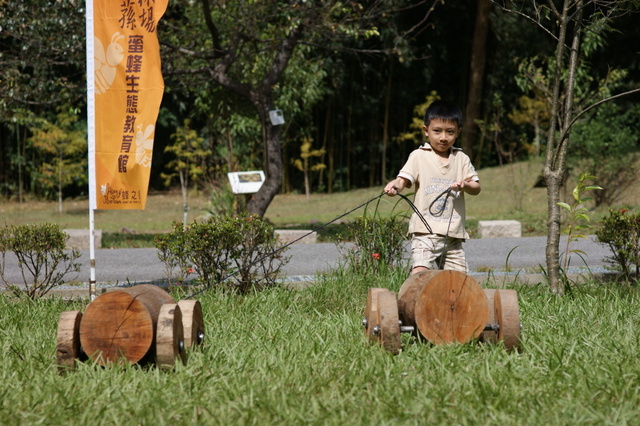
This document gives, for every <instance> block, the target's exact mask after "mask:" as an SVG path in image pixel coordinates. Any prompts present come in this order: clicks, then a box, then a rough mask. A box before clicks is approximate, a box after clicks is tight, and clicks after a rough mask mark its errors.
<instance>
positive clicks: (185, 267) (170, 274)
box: [153, 221, 193, 284]
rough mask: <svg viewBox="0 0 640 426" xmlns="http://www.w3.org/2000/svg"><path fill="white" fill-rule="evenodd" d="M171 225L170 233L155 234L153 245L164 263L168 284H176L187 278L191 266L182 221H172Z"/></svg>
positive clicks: (191, 270)
mask: <svg viewBox="0 0 640 426" xmlns="http://www.w3.org/2000/svg"><path fill="white" fill-rule="evenodd" d="M172 227H173V232H172V233H170V234H158V235H156V236H155V238H154V239H153V245H154V246H155V247H156V248H157V249H158V258H159V259H160V261H161V262H162V263H163V265H164V270H165V274H166V275H167V280H168V281H169V284H177V283H182V282H184V281H186V280H187V278H188V276H189V274H190V273H192V272H193V267H192V265H191V263H190V261H189V255H188V251H187V244H186V239H187V237H186V231H185V229H184V226H183V224H182V222H178V221H174V222H173V224H172Z"/></svg>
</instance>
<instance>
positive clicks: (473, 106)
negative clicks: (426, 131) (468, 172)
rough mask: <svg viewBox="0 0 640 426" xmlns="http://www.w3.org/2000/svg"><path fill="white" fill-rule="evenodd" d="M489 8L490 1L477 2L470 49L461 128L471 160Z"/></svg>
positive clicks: (480, 91) (479, 100) (478, 112)
mask: <svg viewBox="0 0 640 426" xmlns="http://www.w3.org/2000/svg"><path fill="white" fill-rule="evenodd" d="M491 6H492V3H491V0H478V9H477V13H476V26H475V30H474V34H473V45H472V47H471V63H470V77H469V94H468V97H467V107H466V109H465V114H464V124H463V126H462V133H463V134H462V144H463V145H462V149H463V151H464V152H465V153H466V154H467V155H468V156H469V157H471V158H473V155H472V154H473V151H474V150H473V146H474V143H475V140H476V133H477V126H476V124H475V121H476V120H477V119H478V118H479V116H480V102H481V101H482V83H483V80H484V69H485V63H486V56H487V34H488V32H489V13H490V12H491Z"/></svg>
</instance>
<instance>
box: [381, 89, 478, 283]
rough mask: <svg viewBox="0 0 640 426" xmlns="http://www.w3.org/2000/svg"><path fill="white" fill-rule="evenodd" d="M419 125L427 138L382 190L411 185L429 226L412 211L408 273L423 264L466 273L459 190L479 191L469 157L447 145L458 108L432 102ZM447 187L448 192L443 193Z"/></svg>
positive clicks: (457, 125)
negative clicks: (410, 264) (410, 259)
mask: <svg viewBox="0 0 640 426" xmlns="http://www.w3.org/2000/svg"><path fill="white" fill-rule="evenodd" d="M422 130H423V131H424V134H425V136H426V137H427V139H428V141H427V143H425V144H424V145H423V146H421V147H420V148H418V149H416V150H415V151H413V152H412V153H411V154H410V155H409V159H408V160H407V162H406V163H405V165H404V166H403V167H402V169H401V170H400V173H398V177H397V178H396V179H394V180H392V181H391V182H389V183H388V184H387V185H386V186H385V188H384V192H386V193H387V194H388V195H390V196H395V195H396V194H398V193H400V192H401V191H402V190H403V189H404V188H410V187H411V186H412V185H413V184H415V185H416V188H415V201H414V202H415V205H416V207H417V208H418V210H419V211H420V212H421V213H422V216H423V217H424V219H426V222H427V223H428V224H429V228H431V231H432V232H431V231H430V230H429V228H428V227H427V226H425V225H424V223H423V221H422V219H421V218H419V217H418V215H417V213H414V214H413V215H412V216H411V220H410V221H409V233H410V234H411V236H412V237H411V258H412V269H411V273H412V274H415V273H418V272H422V271H426V270H428V269H453V270H458V271H462V272H465V273H466V272H467V261H466V258H465V253H464V250H463V248H462V242H463V241H464V240H465V239H466V238H469V234H467V232H466V230H465V227H464V224H465V206H464V194H465V193H467V194H469V195H477V194H479V193H480V179H479V178H478V174H477V173H476V171H475V169H474V167H473V165H472V164H471V160H470V159H469V157H468V156H467V155H466V154H464V153H463V152H462V150H461V149H460V148H454V147H453V144H454V143H455V141H456V138H457V137H458V135H459V134H460V132H461V131H462V112H461V111H460V109H459V108H458V107H457V106H456V105H455V104H453V103H451V102H447V101H435V102H433V103H432V104H431V105H430V106H429V108H427V112H426V113H425V116H424V126H423V127H422ZM449 188H451V189H452V190H453V191H452V192H451V194H446V193H445V191H447V189H449ZM450 198H451V200H450ZM438 260H439V261H438Z"/></svg>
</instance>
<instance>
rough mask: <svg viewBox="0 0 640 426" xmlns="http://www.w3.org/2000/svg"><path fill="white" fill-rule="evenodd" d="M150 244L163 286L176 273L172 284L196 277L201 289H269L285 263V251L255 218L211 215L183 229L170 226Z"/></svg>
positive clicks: (175, 224) (276, 239) (263, 224)
mask: <svg viewBox="0 0 640 426" xmlns="http://www.w3.org/2000/svg"><path fill="white" fill-rule="evenodd" d="M154 244H155V246H156V248H158V250H159V251H158V256H159V258H160V261H162V262H163V263H164V264H165V267H166V270H167V276H168V278H169V281H171V280H172V275H173V272H174V271H175V270H176V269H177V270H178V275H177V279H178V280H185V279H186V277H187V276H188V275H189V274H190V273H197V274H198V275H199V280H200V281H201V282H202V283H203V284H205V285H207V286H213V285H217V284H222V283H226V284H227V285H229V286H230V287H231V288H234V289H237V290H238V291H239V292H240V293H247V292H248V291H249V290H251V289H252V288H263V287H269V286H273V285H274V284H275V282H276V279H277V278H278V275H279V273H280V269H281V268H282V266H284V265H285V264H286V263H287V262H289V257H285V256H283V253H284V252H285V250H286V249H285V247H286V246H285V247H283V246H281V245H280V244H279V238H278V237H277V236H276V235H275V234H274V231H273V227H272V226H271V225H270V224H269V223H268V222H266V221H264V220H263V219H261V218H259V217H258V216H234V217H230V216H216V217H212V218H210V219H208V220H206V221H203V222H198V221H194V222H192V224H191V225H189V226H188V227H187V228H186V229H184V228H183V225H182V224H181V223H178V222H174V225H173V232H172V233H170V234H162V235H158V236H157V237H156V240H155V243H154Z"/></svg>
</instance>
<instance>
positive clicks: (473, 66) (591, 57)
mask: <svg viewBox="0 0 640 426" xmlns="http://www.w3.org/2000/svg"><path fill="white" fill-rule="evenodd" d="M514 3H517V4H518V5H519V7H520V10H521V11H523V12H527V13H528V14H530V15H533V16H535V13H536V12H537V11H539V10H541V9H537V8H536V3H537V2H533V1H531V2H514ZM558 3H560V2H558ZM586 3H587V4H588V5H590V7H589V8H588V9H587V10H586V13H587V14H591V15H590V16H592V17H593V16H600V15H602V16H605V17H606V16H607V12H608V11H610V10H613V9H614V8H616V7H617V8H620V7H622V8H623V9H624V8H627V7H628V11H629V13H622V14H619V17H616V19H615V20H613V19H612V20H606V19H602V20H600V21H598V20H596V19H591V20H590V21H589V25H591V26H590V27H586V28H585V29H586V31H585V35H584V36H583V37H584V42H583V44H582V46H581V53H580V57H581V66H580V67H579V69H578V79H577V83H576V89H575V90H576V98H577V99H578V101H585V102H586V100H588V101H591V102H596V101H597V100H598V99H600V98H604V97H606V96H611V95H614V94H615V93H621V92H625V91H630V90H634V89H637V88H638V87H640V55H639V52H638V49H639V48H640V45H639V41H640V27H639V26H638V25H637V22H638V15H637V13H633V12H635V11H636V10H637V3H634V2H623V1H608V2H586ZM598 3H600V5H598ZM247 5H249V6H251V7H245V6H247ZM596 6H597V7H596ZM618 10H619V9H618ZM598 22H601V25H602V28H597V27H596V25H597V24H598ZM298 23H302V24H301V25H297V24H298ZM84 25H85V24H84V2H82V1H74V0H57V1H53V0H34V1H31V2H9V1H3V0H0V88H1V90H0V141H1V143H0V196H1V197H2V198H4V199H5V200H9V201H20V202H21V201H23V200H25V199H32V198H39V199H41V198H45V199H56V198H69V197H84V196H86V194H87V160H86V87H85V85H86V83H85V74H84V73H85V37H84V34H85V31H84ZM158 37H159V40H160V43H161V45H162V58H163V74H164V77H165V96H164V99H163V103H162V107H161V111H160V115H159V119H158V129H157V132H156V138H155V142H154V143H155V147H154V154H153V166H152V177H151V183H150V186H151V189H154V190H163V189H166V188H169V187H172V186H176V185H177V184H178V183H179V182H180V181H179V177H180V174H181V173H182V175H183V177H184V176H185V175H187V176H189V178H190V181H189V185H190V186H191V185H197V186H199V187H200V188H203V189H205V190H210V191H212V192H213V193H220V192H221V191H229V190H228V189H227V187H228V186H227V178H226V173H227V172H230V171H241V170H255V169H262V170H266V171H267V173H268V174H269V173H271V174H273V172H274V170H275V171H278V169H274V168H273V164H276V165H277V163H278V162H280V164H281V173H280V174H279V176H277V180H278V182H277V183H278V184H279V186H280V188H279V189H278V188H276V190H279V191H280V192H281V193H292V192H305V191H307V192H309V191H311V192H327V193H331V192H338V191H348V190H352V189H356V188H365V187H374V186H382V185H383V184H384V183H385V182H386V181H387V180H388V179H390V178H392V177H393V176H394V175H395V173H396V172H397V171H398V169H399V168H400V166H401V165H402V164H403V162H404V160H405V159H406V158H407V156H408V154H409V152H410V151H411V150H413V149H415V148H416V147H417V146H418V145H419V144H420V143H421V142H422V136H421V134H420V132H419V126H420V125H421V115H422V112H423V111H424V108H425V107H426V105H427V104H428V102H430V101H431V100H433V99H435V98H437V97H440V98H445V99H450V100H453V101H455V102H457V103H458V104H459V105H460V106H461V107H462V108H463V111H464V112H465V119H466V124H465V128H464V133H463V136H462V139H461V142H460V144H461V146H462V147H463V148H464V149H465V152H467V153H468V154H469V155H470V156H471V157H472V160H473V162H474V164H475V165H476V167H477V168H480V169H481V168H483V167H490V166H496V165H502V164H505V163H511V162H516V161H520V160H527V159H529V158H531V157H532V156H543V153H544V144H545V140H546V134H545V132H546V129H547V128H548V121H549V114H550V111H549V105H548V103H546V102H545V100H546V99H547V98H548V96H547V94H546V93H544V91H543V90H542V89H541V87H543V86H544V85H543V84H542V83H541V81H542V82H543V81H544V80H545V78H547V77H548V76H547V74H546V73H547V72H549V73H550V70H551V68H550V67H551V65H549V64H550V63H551V61H550V59H549V58H551V57H552V56H553V54H554V43H555V42H556V40H554V38H553V37H552V35H551V34H547V33H545V32H544V31H541V29H540V28H539V27H538V26H536V25H535V24H534V23H533V22H531V20H530V19H527V18H526V17H525V15H524V13H514V12H513V11H507V10H505V9H504V8H503V7H501V4H500V2H491V1H489V0H474V1H451V0H441V1H433V0H431V1H424V0H423V1H413V2H405V1H393V0H387V1H373V0H372V1H364V2H346V3H344V4H343V3H341V2H336V1H319V2H311V1H304V0H299V1H297V0H291V1H252V2H234V1H223V0H201V1H184V0H171V1H170V2H169V9H168V10H167V13H166V14H165V16H164V17H163V19H162V20H161V21H160V24H159V26H158ZM287 43H289V44H287ZM234 49H235V50H234ZM286 55H288V56H286ZM285 56H286V61H285V60H283V59H282V58H283V57H285ZM549 78H550V77H549ZM536 83H538V84H536ZM594 90H595V91H596V92H598V91H600V92H602V93H599V92H598V93H595V95H594ZM603 91H605V92H606V93H604V92H603ZM598 96H600V98H598ZM587 98H589V99H587ZM256 99H258V100H256ZM639 100H640V95H639V94H638V93H635V94H632V95H630V96H625V97H620V98H617V99H614V100H612V101H610V102H607V103H605V104H602V105H601V106H600V107H598V108H594V109H591V110H590V111H589V112H588V113H586V114H584V115H582V116H581V117H579V119H578V120H577V121H576V123H575V125H574V127H573V130H572V133H571V137H572V140H571V150H570V153H569V158H568V167H569V168H570V169H571V168H573V169H575V170H579V171H580V172H589V173H592V174H594V175H596V176H597V177H598V180H597V181H596V182H595V183H596V184H599V185H601V186H603V187H605V188H617V189H619V190H624V189H625V188H627V187H628V186H629V185H630V182H631V181H632V179H634V178H635V176H636V175H637V171H636V170H635V169H634V168H633V167H635V166H633V164H634V163H633V159H634V158H635V157H634V156H635V155H637V152H638V150H639V148H640V122H639V121H638V120H637V117H638V115H639V113H640V106H639V102H638V101H639ZM576 102H577V101H576ZM258 105H260V106H264V107H265V108H267V109H280V110H282V113H283V117H284V120H285V123H284V124H283V125H281V126H278V127H277V129H276V130H277V134H271V135H270V134H266V133H265V130H264V129H265V126H264V120H265V117H263V116H261V114H260V113H259V112H256V111H260V109H259V107H258ZM271 127H272V128H275V126H271ZM270 138H271V140H272V141H276V142H277V144H276V146H277V148H278V150H279V152H278V151H270V150H269V149H270V148H269V147H270V146H271V147H273V146H274V145H273V144H270V143H269V142H268V141H269V140H270ZM274 155H275V157H274ZM276 157H277V158H276ZM274 158H275V159H274ZM616 194H617V193H616V191H613V190H612V191H606V192H605V191H601V193H599V194H597V196H598V197H600V199H597V200H596V202H597V203H599V204H611V203H614V202H615V199H616V196H617V195H616ZM267 204H268V203H267Z"/></svg>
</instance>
